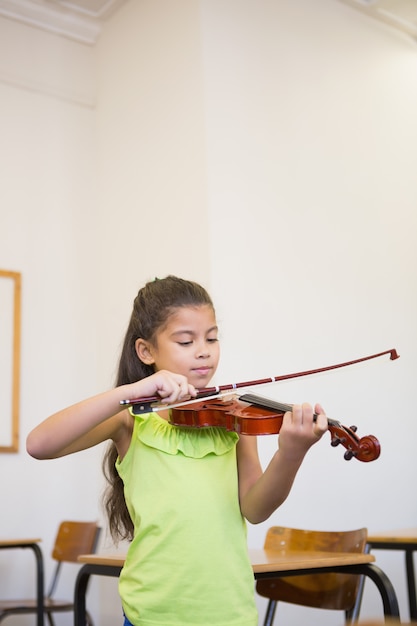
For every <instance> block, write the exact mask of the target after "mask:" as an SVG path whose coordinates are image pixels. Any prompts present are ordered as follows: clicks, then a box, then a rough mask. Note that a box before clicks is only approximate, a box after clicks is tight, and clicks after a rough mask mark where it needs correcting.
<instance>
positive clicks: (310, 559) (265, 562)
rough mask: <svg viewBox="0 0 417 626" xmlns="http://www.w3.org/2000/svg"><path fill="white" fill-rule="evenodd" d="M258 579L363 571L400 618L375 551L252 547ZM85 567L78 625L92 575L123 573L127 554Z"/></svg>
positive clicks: (86, 558)
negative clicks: (285, 549) (253, 548)
mask: <svg viewBox="0 0 417 626" xmlns="http://www.w3.org/2000/svg"><path fill="white" fill-rule="evenodd" d="M249 554H250V559H251V562H252V567H253V573H254V577H255V579H259V578H277V577H282V576H300V575H302V574H319V573H326V572H340V573H344V574H362V575H364V576H368V577H369V578H371V579H372V580H373V581H374V583H375V584H376V586H377V587H378V590H379V592H380V594H381V599H382V603H383V608H384V615H385V617H391V618H392V617H394V618H397V619H398V620H399V609H398V601H397V596H396V594H395V591H394V588H393V586H392V584H391V582H390V580H389V579H388V577H387V576H386V575H385V574H384V572H382V570H380V569H379V567H377V566H376V565H375V564H374V563H373V561H374V560H375V557H374V556H373V555H372V554H362V553H360V554H357V553H353V554H352V553H346V552H311V551H308V553H307V552H305V551H304V552H301V551H300V552H293V551H291V552H278V551H270V550H268V551H267V550H249ZM78 561H79V562H80V563H83V564H84V565H83V566H82V567H81V569H80V571H79V573H78V576H77V580H76V583H75V595H74V603H75V621H74V624H75V626H85V624H86V621H85V611H86V603H85V595H86V589H87V584H88V580H89V578H90V576H91V575H93V574H98V575H101V576H117V577H118V576H119V574H120V570H121V569H122V567H123V563H124V556H123V555H120V554H119V555H115V556H114V555H113V556H112V555H100V554H84V555H82V556H80V557H79V558H78Z"/></svg>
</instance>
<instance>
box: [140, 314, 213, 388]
mask: <svg viewBox="0 0 417 626" xmlns="http://www.w3.org/2000/svg"><path fill="white" fill-rule="evenodd" d="M136 351H137V354H138V356H139V358H140V359H141V361H143V362H144V363H146V364H147V365H153V366H154V368H155V371H158V370H162V369H164V370H168V371H170V372H174V373H176V374H182V375H183V376H186V378H187V379H188V382H189V383H191V384H192V385H194V387H196V388H197V389H202V388H203V387H207V384H208V383H209V381H210V379H211V378H212V377H213V376H214V373H215V371H216V369H217V365H218V362H219V357H220V347H219V341H218V328H217V324H216V317H215V314H214V311H213V309H212V307H211V306H210V305H208V304H204V305H200V306H195V307H188V306H187V307H180V308H178V309H176V310H175V311H174V312H173V313H172V314H171V315H170V316H169V318H168V320H167V323H166V324H165V326H164V327H163V328H162V329H161V330H160V331H159V332H158V333H157V335H156V341H155V344H151V343H150V342H148V341H145V340H143V339H138V340H137V341H136Z"/></svg>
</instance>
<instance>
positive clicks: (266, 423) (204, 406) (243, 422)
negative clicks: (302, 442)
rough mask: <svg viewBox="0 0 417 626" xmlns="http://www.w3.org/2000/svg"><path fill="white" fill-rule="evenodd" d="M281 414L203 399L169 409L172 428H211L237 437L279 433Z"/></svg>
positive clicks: (243, 404)
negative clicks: (222, 429) (229, 432)
mask: <svg viewBox="0 0 417 626" xmlns="http://www.w3.org/2000/svg"><path fill="white" fill-rule="evenodd" d="M283 417H284V412H277V411H271V410H270V409H265V408H263V407H259V406H254V405H252V404H247V403H246V402H242V401H241V400H238V399H233V400H224V401H222V400H221V399H219V398H217V399H215V400H205V401H201V402H195V403H193V404H190V405H185V406H182V407H181V406H180V407H177V408H174V409H171V416H170V419H169V421H170V423H171V424H173V425H174V426H190V427H192V428H205V427H208V426H214V427H217V428H225V429H226V430H229V431H232V432H235V433H238V434H239V435H275V434H277V433H279V431H280V430H281V425H282V419H283Z"/></svg>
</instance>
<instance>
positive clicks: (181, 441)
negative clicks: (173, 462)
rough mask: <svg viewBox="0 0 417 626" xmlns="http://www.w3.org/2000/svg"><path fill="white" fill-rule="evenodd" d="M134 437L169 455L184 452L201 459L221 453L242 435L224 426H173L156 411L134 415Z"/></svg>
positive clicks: (185, 454) (228, 449) (227, 449)
mask: <svg viewBox="0 0 417 626" xmlns="http://www.w3.org/2000/svg"><path fill="white" fill-rule="evenodd" d="M130 413H131V415H132V417H133V418H134V419H135V427H134V431H133V436H134V437H137V438H138V439H139V440H140V441H141V442H142V443H143V444H145V445H146V446H148V447H150V448H155V449H157V450H161V451H162V452H166V453H167V454H173V455H174V454H178V453H181V454H183V455H184V456H187V457H191V458H195V459H200V458H202V457H204V456H207V455H208V454H215V455H216V456H220V455H222V454H226V453H227V452H229V451H230V450H232V448H234V447H235V445H236V443H237V441H238V440H239V435H238V434H237V433H235V432H229V431H227V430H225V429H224V428H218V427H211V426H209V427H206V428H193V427H189V428H188V427H186V426H173V425H172V424H170V423H169V422H168V421H167V420H165V419H163V418H162V417H160V416H159V415H158V414H157V413H153V412H152V413H144V414H142V415H135V414H134V413H133V412H132V410H131V409H130Z"/></svg>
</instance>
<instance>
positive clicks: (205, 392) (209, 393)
mask: <svg viewBox="0 0 417 626" xmlns="http://www.w3.org/2000/svg"><path fill="white" fill-rule="evenodd" d="M388 354H389V356H390V360H391V361H395V360H396V359H398V358H399V357H400V355H399V354H398V353H397V351H396V350H395V348H393V349H391V350H385V351H384V352H378V354H372V355H371V356H364V357H362V358H360V359H354V360H353V361H346V362H345V363H337V364H336V365H328V366H327V367H319V368H317V369H314V370H306V371H305V372H293V373H292V374H282V375H281V376H270V377H269V378H260V379H258V380H248V381H246V382H240V383H230V384H228V385H218V386H216V387H204V388H203V389H197V395H196V396H195V398H192V399H191V400H188V401H185V402H181V403H178V404H175V405H170V406H169V407H168V406H167V405H163V406H162V407H161V408H165V409H166V408H173V407H174V406H180V405H184V404H188V403H192V402H197V401H198V400H200V399H201V398H208V397H213V396H214V397H220V395H221V394H223V392H227V391H232V390H234V389H240V388H242V387H252V386H254V385H265V384H268V383H275V382H279V381H282V380H289V379H291V378H300V377H302V376H310V375H312V374H320V373H321V372H328V371H330V370H335V369H339V368H341V367H348V366H349V365H356V364H357V363H363V362H364V361H370V360H371V359H377V358H379V357H382V356H385V355H388ZM153 403H158V404H161V398H160V397H159V396H150V397H147V398H133V399H130V400H120V405H121V406H134V405H138V404H139V405H141V406H140V411H141V412H145V411H149V410H154V407H152V404H153Z"/></svg>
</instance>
